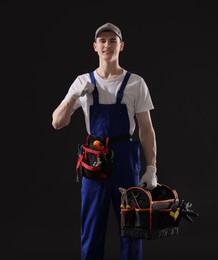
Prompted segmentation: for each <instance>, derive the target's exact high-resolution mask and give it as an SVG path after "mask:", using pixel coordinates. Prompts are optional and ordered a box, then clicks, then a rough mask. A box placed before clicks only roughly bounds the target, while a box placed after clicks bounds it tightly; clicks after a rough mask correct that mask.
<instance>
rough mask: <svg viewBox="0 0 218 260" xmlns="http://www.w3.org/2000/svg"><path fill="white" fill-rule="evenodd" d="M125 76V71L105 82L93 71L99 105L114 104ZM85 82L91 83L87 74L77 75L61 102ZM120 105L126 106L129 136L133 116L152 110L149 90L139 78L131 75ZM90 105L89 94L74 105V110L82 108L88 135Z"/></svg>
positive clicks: (91, 101) (91, 102) (131, 130)
mask: <svg viewBox="0 0 218 260" xmlns="http://www.w3.org/2000/svg"><path fill="white" fill-rule="evenodd" d="M125 74H126V70H124V72H123V73H122V74H121V75H120V76H118V77H116V78H115V79H110V80H106V79H102V78H101V77H99V75H98V74H97V72H96V71H94V76H95V80H96V87H97V89H98V93H99V103H100V104H114V103H116V96H117V92H118V90H119V89H120V86H121V83H122V81H123V79H124V76H125ZM87 81H89V82H91V79H90V76H89V73H85V74H82V75H79V76H78V77H77V78H76V79H75V80H74V82H73V83H72V84H71V86H70V88H69V90H68V93H67V94H66V96H65V98H64V99H63V101H62V102H65V101H66V100H67V99H68V98H69V97H70V96H72V95H73V94H74V93H76V92H78V90H79V89H80V88H81V85H82V84H83V83H84V82H87ZM121 103H122V104H126V106H127V111H128V115H129V120H130V134H131V135H132V134H133V133H134V130H135V119H134V116H135V114H136V113H140V112H145V111H148V110H151V109H153V108H154V106H153V103H152V100H151V96H150V93H149V89H148V87H147V85H146V83H145V81H144V79H143V78H142V77H141V76H139V75H137V74H134V73H131V75H130V78H129V80H128V82H127V85H126V87H125V89H124V93H123V99H122V101H121ZM92 104H93V96H92V93H91V94H86V95H85V96H83V97H80V98H78V99H77V101H76V103H75V105H74V109H75V110H76V109H77V108H79V107H82V109H83V112H84V116H85V123H86V129H87V132H88V133H90V124H89V106H90V105H92Z"/></svg>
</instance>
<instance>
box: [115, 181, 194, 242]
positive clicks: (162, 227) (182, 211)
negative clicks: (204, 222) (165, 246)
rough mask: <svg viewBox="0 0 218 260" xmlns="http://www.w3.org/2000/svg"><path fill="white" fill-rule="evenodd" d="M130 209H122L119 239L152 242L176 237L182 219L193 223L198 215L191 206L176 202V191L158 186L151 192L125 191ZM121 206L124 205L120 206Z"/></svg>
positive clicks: (135, 189) (132, 188)
mask: <svg viewBox="0 0 218 260" xmlns="http://www.w3.org/2000/svg"><path fill="white" fill-rule="evenodd" d="M126 199H127V204H128V206H129V207H123V206H122V207H121V212H120V213H121V236H126V237H131V238H142V239H147V240H155V239H159V238H163V237H168V236H173V235H177V234H178V232H179V224H180V221H181V219H182V218H185V219H186V220H187V221H188V222H190V223H192V218H191V217H198V213H197V212H194V211H193V210H191V206H192V203H190V202H188V203H185V202H184V200H181V201H180V200H179V196H178V193H177V192H176V190H175V189H174V188H172V187H170V186H168V185H165V184H158V186H157V187H156V188H155V189H153V190H152V191H148V190H145V189H144V188H141V187H130V188H129V189H127V190H126ZM121 205H123V202H121Z"/></svg>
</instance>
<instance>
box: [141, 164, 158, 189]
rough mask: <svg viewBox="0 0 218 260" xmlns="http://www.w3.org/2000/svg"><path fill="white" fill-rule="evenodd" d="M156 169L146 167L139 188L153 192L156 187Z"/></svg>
mask: <svg viewBox="0 0 218 260" xmlns="http://www.w3.org/2000/svg"><path fill="white" fill-rule="evenodd" d="M156 172H157V168H156V167H155V166H147V167H146V172H145V173H144V174H143V175H142V178H141V180H140V183H139V186H142V187H145V189H148V190H153V189H154V188H155V187H156V186H157V175H156Z"/></svg>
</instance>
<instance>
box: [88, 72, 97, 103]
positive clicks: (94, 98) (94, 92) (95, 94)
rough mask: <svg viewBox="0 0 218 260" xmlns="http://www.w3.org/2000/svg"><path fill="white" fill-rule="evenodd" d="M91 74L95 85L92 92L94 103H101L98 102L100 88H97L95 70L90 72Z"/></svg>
mask: <svg viewBox="0 0 218 260" xmlns="http://www.w3.org/2000/svg"><path fill="white" fill-rule="evenodd" d="M89 76H90V79H91V82H92V84H93V85H95V88H94V91H93V92H92V93H93V103H94V104H98V103H99V102H98V90H97V87H96V80H95V76H94V71H92V72H90V73H89Z"/></svg>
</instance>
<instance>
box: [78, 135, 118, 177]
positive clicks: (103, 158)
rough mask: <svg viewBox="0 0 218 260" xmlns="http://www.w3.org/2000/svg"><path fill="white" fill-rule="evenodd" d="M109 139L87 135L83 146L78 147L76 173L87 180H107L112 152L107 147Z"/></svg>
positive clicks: (110, 168)
mask: <svg viewBox="0 0 218 260" xmlns="http://www.w3.org/2000/svg"><path fill="white" fill-rule="evenodd" d="M108 142H109V137H102V136H93V135H88V136H87V139H86V143H85V144H79V145H78V159H77V166H76V172H77V180H78V178H79V176H78V173H79V174H80V175H81V176H83V177H86V178H89V179H102V180H103V179H107V178H109V176H110V174H111V172H112V166H113V156H114V154H113V151H112V150H111V149H109V147H108Z"/></svg>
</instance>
